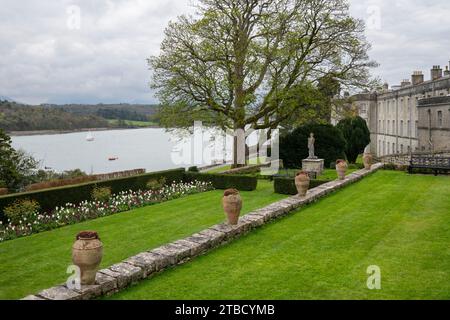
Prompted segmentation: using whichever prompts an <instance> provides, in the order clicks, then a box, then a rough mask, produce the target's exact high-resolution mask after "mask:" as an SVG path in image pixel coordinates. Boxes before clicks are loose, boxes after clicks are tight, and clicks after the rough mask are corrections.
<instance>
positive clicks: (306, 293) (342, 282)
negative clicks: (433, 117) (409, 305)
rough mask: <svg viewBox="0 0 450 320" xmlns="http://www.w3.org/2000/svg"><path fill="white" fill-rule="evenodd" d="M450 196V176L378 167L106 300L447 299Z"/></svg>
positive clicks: (449, 284)
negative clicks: (376, 274) (371, 273)
mask: <svg viewBox="0 0 450 320" xmlns="http://www.w3.org/2000/svg"><path fill="white" fill-rule="evenodd" d="M449 197H450V179H449V178H448V177H433V176H420V175H415V176H409V175H407V174H405V173H399V172H392V171H381V172H378V173H376V174H375V175H373V176H371V177H369V178H367V179H365V180H363V181H362V182H360V183H358V184H355V185H352V186H350V187H348V188H346V189H344V190H342V191H340V192H338V193H335V194H333V195H331V196H329V197H327V198H325V199H323V200H321V201H320V202H318V203H316V204H314V205H311V206H310V207H308V208H305V209H303V210H301V211H300V212H297V213H296V214H293V215H291V216H289V217H287V218H285V219H283V220H281V221H278V222H276V223H273V224H270V225H267V226H265V227H263V228H262V229H259V230H257V231H255V232H252V233H251V234H249V235H247V236H246V237H245V238H243V239H240V240H238V241H236V242H234V243H231V244H230V245H228V246H225V247H222V248H220V249H218V250H216V251H214V252H212V253H210V254H208V255H205V256H202V257H200V258H198V259H196V260H194V261H192V262H190V263H188V264H186V265H183V266H180V267H177V268H174V269H171V270H169V271H167V272H164V273H162V274H160V275H157V276H156V277H155V278H153V279H149V280H146V281H144V282H142V283H141V284H139V285H137V286H135V287H132V288H130V289H128V290H126V291H124V292H122V293H119V294H117V295H115V296H113V297H111V298H110V299H450V281H449V279H450V246H449V243H450V201H448V199H449ZM372 265H377V266H379V267H380V268H381V273H382V290H379V291H371V290H369V289H368V288H367V285H366V283H367V278H368V275H367V273H366V272H367V268H368V267H369V266H372Z"/></svg>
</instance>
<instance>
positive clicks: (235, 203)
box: [222, 189, 242, 226]
mask: <svg viewBox="0 0 450 320" xmlns="http://www.w3.org/2000/svg"><path fill="white" fill-rule="evenodd" d="M222 204H223V210H224V211H225V214H226V215H227V218H228V224H230V225H232V226H235V225H237V224H238V222H239V215H240V214H241V209H242V199H241V195H240V194H239V191H238V190H236V189H228V190H225V193H224V195H223V199H222Z"/></svg>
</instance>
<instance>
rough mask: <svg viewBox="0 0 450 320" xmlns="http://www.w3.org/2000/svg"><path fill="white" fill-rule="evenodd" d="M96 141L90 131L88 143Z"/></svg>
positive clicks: (87, 138) (87, 137)
mask: <svg viewBox="0 0 450 320" xmlns="http://www.w3.org/2000/svg"><path fill="white" fill-rule="evenodd" d="M94 140H95V138H94V136H93V135H92V132H90V131H89V133H88V134H87V136H86V141H87V142H92V141H94Z"/></svg>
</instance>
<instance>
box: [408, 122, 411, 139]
mask: <svg viewBox="0 0 450 320" xmlns="http://www.w3.org/2000/svg"><path fill="white" fill-rule="evenodd" d="M408 137H411V121H410V120H408Z"/></svg>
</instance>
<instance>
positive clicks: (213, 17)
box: [149, 0, 376, 164]
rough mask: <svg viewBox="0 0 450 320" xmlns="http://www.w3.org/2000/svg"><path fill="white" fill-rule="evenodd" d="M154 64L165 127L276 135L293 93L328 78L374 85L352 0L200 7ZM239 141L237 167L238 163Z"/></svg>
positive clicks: (238, 1) (171, 33) (168, 34)
mask: <svg viewBox="0 0 450 320" xmlns="http://www.w3.org/2000/svg"><path fill="white" fill-rule="evenodd" d="M199 2H200V4H199V5H198V8H197V9H198V10H197V11H198V12H197V15H195V16H181V17H179V18H178V20H177V21H176V22H171V23H170V24H169V26H168V27H167V29H166V31H165V39H164V41H163V43H162V45H161V53H160V55H159V56H154V57H151V58H150V59H149V64H150V67H151V69H152V71H153V81H152V87H153V88H154V89H156V91H157V96H158V98H159V100H160V102H161V104H162V105H163V107H162V108H161V113H163V114H164V116H162V117H161V118H162V119H164V121H163V124H164V125H165V126H167V127H171V126H173V125H176V126H178V127H185V128H187V127H189V126H192V123H189V122H188V120H192V117H193V116H196V117H206V118H208V119H211V121H212V122H213V123H214V124H215V125H217V126H220V127H222V128H228V129H234V130H237V129H242V130H246V129H249V128H253V129H274V128H277V127H278V125H279V124H280V123H282V122H283V121H284V120H286V119H289V117H290V116H292V113H293V111H294V110H296V109H297V108H298V107H297V106H296V105H295V104H292V103H286V100H287V99H289V98H290V97H292V90H296V88H298V87H299V86H300V87H301V86H302V85H304V84H306V83H315V84H318V82H319V81H320V80H321V79H324V77H329V76H330V75H332V78H333V79H335V80H336V81H337V82H339V84H340V86H342V87H345V86H346V87H354V86H358V87H360V86H366V85H368V84H369V82H370V80H369V72H368V70H369V68H370V67H373V66H375V65H376V64H375V63H374V62H372V61H370V60H369V57H368V55H367V51H368V49H369V47H370V46H369V44H368V43H367V41H366V39H365V38H364V23H363V22H362V21H361V20H357V19H354V18H352V17H351V16H350V15H349V5H348V2H347V1H346V0H199ZM236 150H237V139H235V145H234V164H237V151H236Z"/></svg>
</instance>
